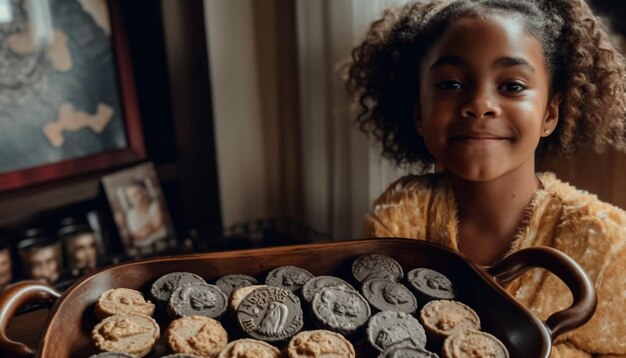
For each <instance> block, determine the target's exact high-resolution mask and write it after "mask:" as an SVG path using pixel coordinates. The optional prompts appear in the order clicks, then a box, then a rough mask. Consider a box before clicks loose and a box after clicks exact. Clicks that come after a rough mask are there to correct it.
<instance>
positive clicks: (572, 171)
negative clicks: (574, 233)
mask: <svg viewBox="0 0 626 358" xmlns="http://www.w3.org/2000/svg"><path fill="white" fill-rule="evenodd" d="M538 168H539V170H540V171H543V170H549V171H553V172H555V173H556V175H557V177H559V178H560V179H561V180H563V181H567V182H569V183H570V184H572V185H574V186H575V187H577V188H579V189H584V190H587V191H589V192H591V193H594V194H596V195H598V197H599V198H600V199H602V200H603V201H606V202H609V203H611V204H614V205H616V206H618V207H620V208H622V209H624V208H626V153H624V152H620V151H618V150H616V149H612V148H610V149H607V150H605V151H604V152H602V153H596V152H595V151H594V150H592V149H584V150H580V151H579V152H577V153H576V154H575V155H574V156H573V157H572V158H568V159H564V160H558V161H552V162H544V163H541V164H540V165H539V166H538Z"/></svg>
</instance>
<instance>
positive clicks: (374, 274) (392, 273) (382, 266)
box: [352, 254, 404, 282]
mask: <svg viewBox="0 0 626 358" xmlns="http://www.w3.org/2000/svg"><path fill="white" fill-rule="evenodd" d="M352 275H353V276H354V278H355V279H356V280H357V281H359V282H363V281H366V280H368V279H373V278H380V279H385V280H391V281H400V279H402V277H403V276H404V272H403V270H402V266H401V265H400V263H398V261H396V260H394V259H392V258H391V257H389V256H386V255H381V254H366V255H361V256H359V257H357V259H356V260H354V262H353V263H352Z"/></svg>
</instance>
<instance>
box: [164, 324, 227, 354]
mask: <svg viewBox="0 0 626 358" xmlns="http://www.w3.org/2000/svg"><path fill="white" fill-rule="evenodd" d="M165 342H166V344H167V346H168V348H169V349H171V350H172V351H173V352H175V353H186V354H194V355H197V356H201V357H217V355H218V354H219V353H220V352H221V351H222V349H224V347H225V346H226V344H227V343H228V334H227V333H226V330H225V329H224V327H222V325H221V324H220V323H219V322H218V321H216V320H214V319H212V318H209V317H204V316H186V317H183V318H179V319H177V320H174V321H172V323H170V325H169V327H168V328H167V332H166V333H165Z"/></svg>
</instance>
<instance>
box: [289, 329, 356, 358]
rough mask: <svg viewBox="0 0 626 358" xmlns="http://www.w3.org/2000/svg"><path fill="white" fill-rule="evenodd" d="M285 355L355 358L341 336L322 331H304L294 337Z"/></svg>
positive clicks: (348, 344) (314, 357)
mask: <svg viewBox="0 0 626 358" xmlns="http://www.w3.org/2000/svg"><path fill="white" fill-rule="evenodd" d="M287 354H288V356H289V358H316V357H336V358H354V357H356V353H355V351H354V347H353V346H352V343H350V341H348V340H347V339H345V338H344V337H343V336H342V335H341V334H338V333H335V332H331V331H327V330H323V329H320V330H315V331H304V332H300V333H298V334H297V335H295V336H294V337H293V338H292V339H291V341H289V345H288V346H287Z"/></svg>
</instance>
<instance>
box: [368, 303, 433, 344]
mask: <svg viewBox="0 0 626 358" xmlns="http://www.w3.org/2000/svg"><path fill="white" fill-rule="evenodd" d="M366 337H367V341H368V342H369V343H370V345H371V346H372V347H374V348H376V349H377V350H378V351H380V352H382V351H384V350H385V349H387V348H389V347H391V346H394V345H398V344H403V345H411V346H415V347H422V348H424V347H425V346H426V333H425V332H424V327H422V325H421V324H420V323H419V321H418V320H417V319H416V318H415V317H413V316H411V315H410V314H406V313H403V312H392V311H382V312H379V313H377V314H375V315H373V316H372V318H370V319H369V321H368V322H367V329H366Z"/></svg>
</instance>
